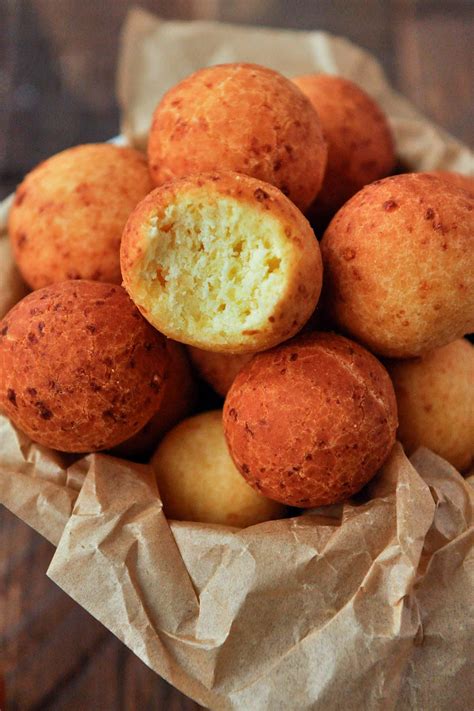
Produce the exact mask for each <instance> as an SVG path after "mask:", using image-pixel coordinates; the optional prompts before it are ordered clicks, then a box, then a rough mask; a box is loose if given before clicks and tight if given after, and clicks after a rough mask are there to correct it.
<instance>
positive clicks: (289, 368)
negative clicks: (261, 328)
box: [224, 333, 397, 508]
mask: <svg viewBox="0 0 474 711" xmlns="http://www.w3.org/2000/svg"><path fill="white" fill-rule="evenodd" d="M396 428H397V407H396V402H395V395H394V392H393V387H392V383H391V382H390V378H389V376H388V374H387V372H386V370H385V369H384V368H383V366H382V365H381V364H380V363H379V361H378V360H377V359H376V358H375V357H374V356H373V355H371V354H370V353H369V352H368V351H366V350H365V349H364V348H362V347H361V346H359V345H358V344H356V343H353V342H352V341H349V340H348V339H347V338H343V337H342V336H337V335H334V334H329V333H309V334H306V335H303V336H297V337H296V338H294V339H293V340H292V341H289V342H288V343H285V344H283V345H281V346H279V347H277V348H273V349H272V350H270V351H267V352H266V353H259V354H258V355H256V356H255V357H254V358H253V359H252V361H251V362H250V363H249V364H248V365H247V366H245V367H244V368H243V369H242V370H241V371H240V373H239V374H238V375H237V377H236V379H235V380H234V382H233V383H232V386H231V388H230V390H229V392H228V394H227V398H226V401H225V404H224V431H225V436H226V439H227V444H228V446H229V451H230V453H231V456H232V458H233V460H234V462H235V464H236V466H237V468H238V469H239V471H240V472H241V473H242V475H243V476H244V478H245V479H246V480H247V481H248V483H249V484H251V486H253V487H254V488H255V489H256V490H257V491H259V492H261V493H262V494H264V495H265V496H268V497H269V498H272V499H275V500H276V501H281V502H282V503H285V504H289V505H291V506H299V507H302V508H309V507H312V506H321V505H325V504H334V503H337V502H339V501H343V500H344V499H347V498H348V497H349V496H352V494H355V493H356V492H357V491H359V489H361V488H362V487H363V486H364V484H366V483H367V482H368V481H369V479H371V478H372V477H373V475H374V474H375V473H376V471H377V470H378V469H379V467H380V466H381V465H382V464H383V462H384V461H385V459H386V458H387V456H388V455H389V453H390V451H391V449H392V446H393V444H394V442H395V430H396Z"/></svg>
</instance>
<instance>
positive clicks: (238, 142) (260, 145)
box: [148, 63, 327, 210]
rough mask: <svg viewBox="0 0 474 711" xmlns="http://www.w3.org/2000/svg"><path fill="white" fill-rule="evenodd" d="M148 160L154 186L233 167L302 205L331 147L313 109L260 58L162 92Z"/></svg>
mask: <svg viewBox="0 0 474 711" xmlns="http://www.w3.org/2000/svg"><path fill="white" fill-rule="evenodd" d="M148 159H149V163H150V172H151V175H152V178H153V180H154V182H155V183H156V185H162V184H163V183H166V182H168V181H169V180H174V179H176V178H182V177H184V176H187V175H190V174H193V173H205V172H209V171H213V170H232V171H235V172H237V173H244V174H245V175H250V176H252V177H254V178H259V179H260V180H264V181H265V182H267V183H270V184H271V185H275V186H276V187H278V188H280V190H281V191H282V192H283V193H285V195H287V196H288V197H289V198H290V200H292V201H293V202H294V203H295V205H297V206H298V207H299V208H300V209H301V210H305V209H306V208H307V207H308V206H309V205H310V204H311V202H312V201H313V200H314V198H315V197H316V194H317V193H318V191H319V189H320V187H321V183H322V180H323V175H324V170H325V167H326V159H327V147H326V143H325V141H324V138H323V134H322V132H321V126H320V122H319V118H318V116H317V114H316V112H315V111H314V109H313V107H312V106H311V103H310V101H309V100H308V99H307V98H306V96H304V94H303V93H302V92H301V91H300V90H299V89H298V88H297V87H296V86H295V85H294V84H293V83H292V82H291V81H289V80H288V79H286V78H285V77H283V76H282V75H281V74H279V73H278V72H275V71H273V70H272V69H267V68H266V67H261V66H259V65H257V64H239V63H237V64H221V65H217V66H214V67H207V68H205V69H200V70H199V71H197V72H195V73H194V74H191V75H190V76H188V77H187V78H186V79H184V80H183V81H181V82H180V83H179V84H177V85H176V86H175V87H174V88H173V89H171V90H170V91H169V92H168V93H167V94H165V96H164V97H163V99H162V100H161V101H160V103H159V104H158V106H157V108H156V110H155V113H154V116H153V123H152V126H151V129H150V134H149V139H148Z"/></svg>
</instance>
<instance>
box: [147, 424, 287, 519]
mask: <svg viewBox="0 0 474 711" xmlns="http://www.w3.org/2000/svg"><path fill="white" fill-rule="evenodd" d="M151 465H152V467H153V469H154V471H155V473H156V478H157V483H158V489H159V492H160V496H161V499H162V501H163V506H164V511H165V514H166V516H167V517H168V518H171V519H178V520H182V521H197V522H201V523H218V524H222V525H225V526H236V527H239V528H243V527H245V526H253V525H255V524H257V523H262V522H263V521H268V520H270V519H275V518H282V516H284V514H285V507H284V506H281V505H280V504H277V503H276V502H275V501H270V499H267V498H265V497H264V496H262V495H261V494H258V493H257V492H256V491H255V490H254V489H252V487H251V486H249V485H248V484H247V483H246V482H245V481H244V479H242V477H241V476H240V474H239V472H238V471H237V469H236V468H235V465H234V463H233V462H232V459H231V458H230V456H229V452H228V450H227V445H226V442H225V438H224V432H223V428H222V412H221V411H220V410H214V411H212V412H204V413H202V414H200V415H196V416H195V417H191V418H189V419H188V420H184V421H183V422H181V423H180V424H179V425H177V427H175V428H174V429H173V430H171V432H169V433H168V434H167V435H166V437H165V438H164V440H163V442H162V443H161V444H160V446H159V447H158V449H157V451H156V452H155V454H154V456H153V458H152V460H151Z"/></svg>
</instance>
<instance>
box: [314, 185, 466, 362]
mask: <svg viewBox="0 0 474 711" xmlns="http://www.w3.org/2000/svg"><path fill="white" fill-rule="evenodd" d="M321 250H322V255H323V261H324V270H325V272H324V273H325V281H324V289H325V297H324V298H325V303H327V304H330V306H331V309H332V312H333V316H334V317H335V319H336V321H337V322H338V324H339V326H340V327H342V328H343V329H344V330H345V331H347V333H349V334H351V335H352V336H354V338H356V339H357V340H359V341H361V342H362V343H365V344H366V345H367V346H368V347H369V348H370V349H371V350H373V351H374V352H375V353H379V354H380V355H385V356H390V357H395V358H406V357H411V356H417V355H420V354H422V353H425V352H427V351H429V350H431V349H433V348H436V347H438V346H441V345H444V344H446V343H449V342H450V341H452V340H455V339H456V338H459V337H461V336H463V335H465V334H466V333H469V332H470V331H472V330H474V200H473V198H471V197H470V196H469V195H468V193H467V192H466V191H464V190H461V189H459V188H456V187H453V186H450V185H449V184H448V183H446V181H444V180H440V179H439V178H436V177H433V176H432V175H429V174H424V173H416V174H415V173H410V174H405V175H398V176H394V177H391V178H386V179H385V180H382V181H380V182H376V183H372V185H368V186H367V187H365V188H364V189H363V190H361V191H360V192H359V193H357V195H355V196H354V197H353V198H352V199H351V200H350V201H349V202H348V203H346V205H344V206H343V207H342V208H341V209H340V210H339V212H338V213H337V215H336V216H335V217H334V219H333V220H332V222H331V224H330V225H329V227H328V229H327V230H326V232H325V234H324V237H323V240H322V242H321Z"/></svg>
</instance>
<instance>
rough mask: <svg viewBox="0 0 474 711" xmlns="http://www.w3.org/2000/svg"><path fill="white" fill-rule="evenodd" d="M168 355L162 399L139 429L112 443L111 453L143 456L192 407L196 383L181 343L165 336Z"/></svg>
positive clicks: (148, 452) (145, 456) (138, 457)
mask: <svg viewBox="0 0 474 711" xmlns="http://www.w3.org/2000/svg"><path fill="white" fill-rule="evenodd" d="M166 349H167V351H168V355H169V361H168V372H167V375H166V379H165V383H164V388H163V400H162V401H161V403H160V405H159V408H158V411H157V412H155V414H154V415H153V417H152V418H151V419H150V420H149V421H148V422H147V423H146V425H145V426H144V427H142V429H141V430H140V431H139V432H137V434H135V435H133V437H130V438H129V439H127V440H125V442H122V443H121V444H119V445H117V447H114V450H113V454H115V455H117V456H119V457H125V458H127V459H147V458H148V457H150V456H151V454H152V453H153V451H154V450H155V449H156V447H157V446H158V443H159V442H160V440H161V439H162V437H163V436H164V435H165V434H166V433H167V432H168V431H169V430H170V429H171V428H172V427H174V426H175V425H176V424H177V423H178V422H180V421H181V420H182V419H183V418H184V417H186V416H187V415H189V414H190V412H191V411H192V409H193V407H194V405H195V403H196V397H197V386H196V382H195V379H194V377H193V374H192V372H191V367H190V364H189V360H188V357H187V354H186V350H185V348H184V346H182V345H181V344H180V343H176V342H175V341H171V340H170V339H167V340H166Z"/></svg>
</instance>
